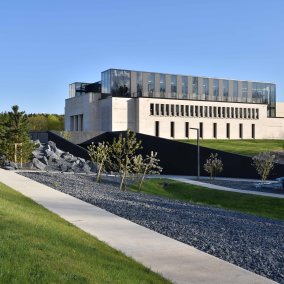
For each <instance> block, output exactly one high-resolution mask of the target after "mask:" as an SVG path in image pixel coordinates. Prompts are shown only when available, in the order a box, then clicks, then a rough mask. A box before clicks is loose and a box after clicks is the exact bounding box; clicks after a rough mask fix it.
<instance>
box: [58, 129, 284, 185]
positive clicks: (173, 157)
mask: <svg viewBox="0 0 284 284" xmlns="http://www.w3.org/2000/svg"><path fill="white" fill-rule="evenodd" d="M120 133H122V134H123V135H125V133H126V132H125V131H123V132H106V133H103V134H101V135H99V136H96V137H94V138H92V139H90V140H88V141H85V142H83V143H81V144H80V146H82V147H84V148H86V147H87V146H88V145H90V144H91V143H92V142H94V143H95V144H97V143H98V142H102V141H109V142H112V140H113V138H114V137H118V136H119V134H120ZM136 137H137V139H138V140H142V146H143V150H141V153H142V154H149V153H150V152H151V151H155V152H158V158H159V159H160V165H161V166H162V167H163V174H171V175H193V176H194V175H197V146H195V145H191V144H187V143H183V142H178V141H173V140H169V139H164V138H159V137H155V136H149V135H145V134H139V133H137V136H136ZM59 148H60V147H59ZM211 153H218V155H219V156H220V157H221V159H222V161H223V165H224V169H223V172H222V173H221V174H220V175H221V176H223V177H234V178H252V179H259V176H258V174H257V172H256V170H255V168H254V167H253V166H252V165H251V164H252V159H251V158H250V157H247V156H243V155H237V154H231V153H228V152H223V151H218V150H214V149H210V148H205V147H200V174H201V175H204V176H207V175H208V174H207V173H206V172H205V171H204V170H203V165H204V163H205V161H206V159H207V158H208V157H209V156H210V154H211ZM280 176H284V165H280V164H276V165H275V168H274V170H273V172H272V174H271V175H270V178H271V179H274V178H276V177H280Z"/></svg>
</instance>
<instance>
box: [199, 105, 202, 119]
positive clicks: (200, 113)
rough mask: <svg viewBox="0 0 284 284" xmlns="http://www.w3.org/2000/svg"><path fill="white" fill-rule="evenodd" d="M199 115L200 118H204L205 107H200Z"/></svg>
mask: <svg viewBox="0 0 284 284" xmlns="http://www.w3.org/2000/svg"><path fill="white" fill-rule="evenodd" d="M199 115H200V117H203V106H200V110H199Z"/></svg>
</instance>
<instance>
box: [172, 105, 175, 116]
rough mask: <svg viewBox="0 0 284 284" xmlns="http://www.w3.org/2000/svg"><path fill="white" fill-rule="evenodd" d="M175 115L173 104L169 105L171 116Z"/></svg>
mask: <svg viewBox="0 0 284 284" xmlns="http://www.w3.org/2000/svg"><path fill="white" fill-rule="evenodd" d="M174 115H175V106H174V105H171V116H174Z"/></svg>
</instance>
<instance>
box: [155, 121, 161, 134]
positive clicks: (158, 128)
mask: <svg viewBox="0 0 284 284" xmlns="http://www.w3.org/2000/svg"><path fill="white" fill-rule="evenodd" d="M159 132H160V123H159V121H155V136H157V137H159V134H160V133H159Z"/></svg>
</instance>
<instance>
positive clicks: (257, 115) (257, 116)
mask: <svg viewBox="0 0 284 284" xmlns="http://www.w3.org/2000/svg"><path fill="white" fill-rule="evenodd" d="M255 118H256V119H259V110H258V108H257V109H256V110H255Z"/></svg>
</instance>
